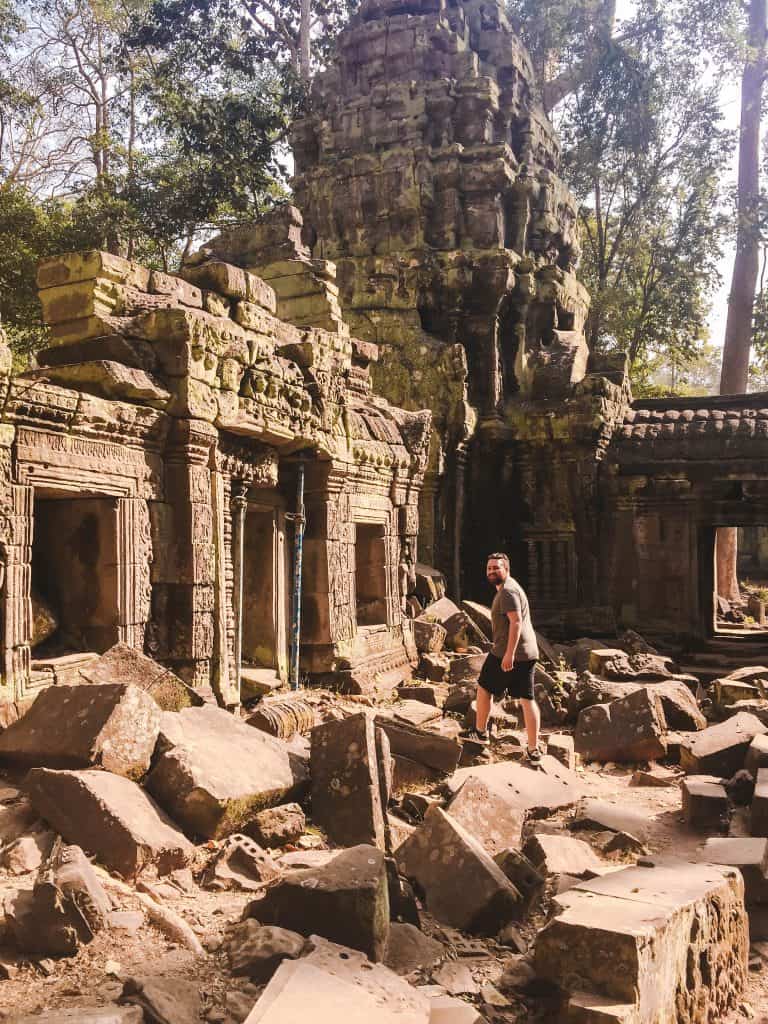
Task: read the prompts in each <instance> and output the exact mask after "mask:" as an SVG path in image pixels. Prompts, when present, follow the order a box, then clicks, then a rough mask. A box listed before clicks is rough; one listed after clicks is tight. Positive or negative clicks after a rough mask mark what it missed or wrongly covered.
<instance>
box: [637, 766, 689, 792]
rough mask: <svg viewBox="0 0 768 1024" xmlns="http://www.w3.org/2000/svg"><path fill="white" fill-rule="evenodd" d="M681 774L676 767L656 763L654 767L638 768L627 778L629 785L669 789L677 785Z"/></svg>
mask: <svg viewBox="0 0 768 1024" xmlns="http://www.w3.org/2000/svg"><path fill="white" fill-rule="evenodd" d="M681 778H682V775H681V773H680V770H679V769H677V768H663V767H659V766H658V765H657V766H656V767H655V768H649V769H643V768H638V770H637V771H636V772H633V774H632V778H631V779H630V780H629V784H630V786H646V787H655V788H660V789H669V788H671V787H674V786H677V785H678V783H679V782H680V779H681Z"/></svg>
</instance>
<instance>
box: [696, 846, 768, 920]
mask: <svg viewBox="0 0 768 1024" xmlns="http://www.w3.org/2000/svg"><path fill="white" fill-rule="evenodd" d="M696 860H698V861H701V862H704V863H706V864H719V865H727V866H729V867H734V868H738V869H739V871H740V872H741V875H742V878H743V879H744V901H745V903H746V905H747V906H748V907H752V906H761V905H764V904H767V903H768V839H762V838H756V839H746V838H741V837H739V838H735V837H734V838H731V837H723V838H719V837H718V838H711V839H707V840H705V842H704V844H703V845H702V846H700V847H699V849H698V850H697V851H696Z"/></svg>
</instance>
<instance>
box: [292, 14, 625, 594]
mask: <svg viewBox="0 0 768 1024" xmlns="http://www.w3.org/2000/svg"><path fill="white" fill-rule="evenodd" d="M338 54H339V55H338V61H337V63H336V65H335V66H334V67H332V68H331V69H329V70H328V71H326V72H325V73H324V74H321V75H319V76H318V78H317V79H316V81H315V85H314V87H313V93H312V97H311V104H310V113H309V115H308V116H307V117H306V118H305V119H303V120H301V121H299V122H297V123H296V124H295V126H294V138H293V142H294V152H295V165H296V176H295V180H294V189H295V197H296V204H297V205H298V206H299V207H300V209H301V210H302V212H303V215H304V221H305V226H304V239H305V241H306V242H307V243H308V244H309V245H310V246H311V247H312V254H313V256H314V257H315V258H321V259H326V260H330V261H333V262H335V263H336V266H337V272H338V283H339V288H340V302H341V306H342V309H343V311H344V316H345V318H346V319H347V320H348V322H349V324H350V327H351V330H352V333H353V334H355V335H357V336H358V337H361V338H365V339H366V340H369V341H373V342H376V343H377V344H378V345H379V346H380V353H381V357H380V360H379V363H378V365H377V366H376V368H375V376H376V381H377V386H378V387H379V388H380V389H381V390H382V392H383V393H385V394H386V395H387V397H388V398H389V399H390V400H392V401H394V402H397V403H398V404H399V405H402V406H404V407H405V408H411V409H416V408H423V407H424V406H425V405H426V406H429V407H430V408H431V409H432V410H433V413H434V418H433V442H432V453H431V457H430V468H429V472H428V476H427V480H426V482H425V487H424V490H423V492H422V508H421V517H420V521H421V534H420V551H419V557H420V560H422V561H433V562H435V563H437V564H439V565H441V566H442V567H443V568H445V569H446V570H447V571H448V572H449V574H451V575H452V577H453V583H454V586H455V587H456V588H457V589H461V587H462V580H461V576H462V567H463V566H466V565H467V564H468V559H469V558H472V559H474V558H475V557H479V558H482V554H484V553H485V552H486V549H487V548H488V545H498V544H502V543H503V544H505V545H507V546H508V547H511V548H512V549H513V550H512V552H511V553H513V554H514V556H515V557H516V559H518V558H519V559H525V560H526V565H525V566H523V567H522V570H521V568H520V566H518V573H519V575H521V577H522V578H523V579H527V580H528V581H529V582H532V576H533V575H535V567H534V566H532V565H531V564H530V562H529V554H530V550H531V549H530V545H528V543H527V542H528V540H530V533H531V530H533V531H534V533H535V532H536V529H538V527H535V526H534V523H533V519H535V518H537V517H536V516H535V515H533V514H532V513H531V510H530V508H527V507H526V504H527V501H528V499H527V498H526V497H525V495H524V494H523V491H524V490H525V487H524V486H523V483H522V481H523V477H524V476H525V473H524V472H523V465H522V462H521V458H522V455H523V453H522V452H521V451H520V450H519V445H520V443H521V442H525V443H526V444H527V441H528V440H535V438H534V439H528V438H527V434H528V433H529V430H528V427H527V424H528V423H529V421H530V419H531V416H532V415H533V409H530V411H529V412H527V413H525V414H524V415H522V416H521V410H522V409H523V408H527V409H528V408H529V407H531V406H533V407H534V408H535V409H539V408H540V407H541V404H542V402H543V403H544V404H546V405H547V406H548V407H549V408H548V414H549V415H550V416H551V415H552V413H553V408H554V410H555V411H556V412H557V413H558V415H559V414H560V412H562V410H563V407H564V405H566V404H567V403H568V402H572V401H573V400H574V395H575V389H576V388H577V386H578V385H579V383H580V382H582V381H583V380H584V378H585V376H586V375H587V373H588V370H589V369H594V367H590V366H588V363H589V351H588V349H587V345H586V342H585V339H584V335H583V325H584V320H585V317H586V314H587V311H588V302H589V297H588V294H587V292H586V290H585V289H584V288H583V286H582V285H580V284H579V282H578V281H577V279H576V276H575V267H576V264H577V262H578V255H579V241H578V231H577V228H576V210H575V208H574V203H573V199H572V197H571V195H570V193H569V191H568V189H567V188H566V186H565V185H564V183H563V182H562V180H561V179H560V178H559V176H558V173H557V170H558V162H559V146H558V142H557V139H556V136H555V133H554V130H553V128H552V126H551V124H550V123H549V121H548V119H547V117H546V114H545V112H544V109H543V107H542V105H541V102H540V99H539V96H538V94H537V88H536V83H535V81H534V73H533V67H532V64H531V60H530V58H529V56H528V53H527V51H526V50H525V48H524V46H523V45H522V43H521V42H520V40H519V38H518V37H517V35H516V34H515V32H514V30H513V29H512V26H511V24H510V23H509V21H508V19H507V17H506V15H505V13H504V7H503V3H502V2H501V0H363V3H362V5H361V8H360V11H359V13H358V14H357V15H356V16H355V17H354V18H353V19H352V20H351V22H350V23H349V25H348V27H347V28H346V29H345V31H344V32H343V33H342V36H341V38H340V40H339V49H338ZM619 371H620V368H619ZM622 382H623V379H622V378H621V373H620V372H619V375H618V377H617V378H616V383H617V384H619V385H621V384H622ZM553 402H554V403H555V404H554V406H552V403H553ZM581 404H582V405H583V401H582V402H581ZM574 411H575V410H574V409H571V410H570V411H569V413H568V415H569V416H570V417H572V416H573V413H574ZM584 412H585V414H587V415H592V413H591V411H590V410H584ZM608 419H609V420H612V416H609V417H608ZM534 433H536V432H535V431H534ZM597 433H598V434H599V433H600V431H599V430H598V431H597ZM536 436H538V435H536ZM550 436H551V435H550V434H547V439H548V440H549V439H550ZM594 440H596V435H594V436H593V435H592V434H590V437H589V445H590V449H591V446H592V442H593V441H594ZM540 454H542V453H540ZM531 458H533V459H534V461H536V459H537V458H538V456H536V455H534V456H531V454H530V452H529V453H528V455H526V457H525V459H523V462H525V461H526V459H527V460H528V461H530V459H531ZM592 458H593V459H594V452H593V453H592ZM515 467H516V468H515ZM528 475H529V476H530V474H528ZM545 489H546V488H545ZM470 502H471V504H472V507H473V514H472V528H471V531H467V529H466V527H465V526H464V523H465V522H466V510H467V508H468V507H469V504H468V503H470ZM489 503H490V507H489ZM569 503H570V502H569V501H567V502H566V504H569ZM499 504H501V505H502V506H503V508H502V509H499V508H497V507H493V506H497V505H499ZM560 504H562V502H560ZM504 509H505V510H504ZM560 512H562V513H563V515H565V519H566V520H567V522H565V523H560V524H558V526H557V530H558V531H559V533H563V531H564V532H565V534H568V538H567V539H569V540H571V539H572V537H570V535H571V534H572V533H573V531H574V526H573V522H572V516H570V514H569V513H568V512H567V510H565V509H561V510H560ZM560 518H562V516H560ZM545 529H546V527H545ZM558 535H559V534H558ZM571 547H572V546H571ZM566 548H568V550H567V551H566ZM556 550H557V551H560V549H559V548H557V549H556ZM562 550H563V552H564V558H565V562H564V563H563V566H561V567H559V568H557V569H552V570H548V571H551V572H553V573H555V572H562V573H564V574H565V575H566V576H567V577H568V579H571V580H572V581H573V582H572V585H571V584H568V587H575V585H576V584H575V580H576V575H577V570H576V565H575V561H574V559H575V553H574V552H573V551H572V550H571V548H570V547H568V545H566V547H565V548H563V549H562ZM559 558H560V555H559V554H558V556H557V559H558V560H559ZM558 565H559V562H558ZM472 571H473V572H474V566H473V570H472ZM471 580H472V576H471V575H468V576H467V579H466V581H465V583H466V584H468V588H467V589H469V590H472V585H471Z"/></svg>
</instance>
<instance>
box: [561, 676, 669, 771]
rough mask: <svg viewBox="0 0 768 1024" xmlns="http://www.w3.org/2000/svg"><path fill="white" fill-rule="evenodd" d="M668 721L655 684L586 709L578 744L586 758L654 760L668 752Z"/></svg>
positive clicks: (587, 759)
mask: <svg viewBox="0 0 768 1024" xmlns="http://www.w3.org/2000/svg"><path fill="white" fill-rule="evenodd" d="M665 732H666V722H665V720H664V712H663V710H662V707H661V701H660V699H659V697H658V696H657V695H655V692H654V689H653V688H652V687H645V688H644V689H642V690H638V691H637V692H636V693H632V694H630V695H629V696H628V697H623V698H622V699H621V700H615V701H612V702H611V703H610V704H595V705H594V707H590V708H585V709H584V710H583V711H582V712H581V714H580V715H579V720H578V723H577V725H576V734H575V736H574V744H575V748H576V752H577V753H578V754H580V755H581V756H582V758H583V759H584V760H585V761H652V760H655V759H656V758H659V757H663V756H664V755H665V754H666V752H667V744H666V740H665V738H664V734H665Z"/></svg>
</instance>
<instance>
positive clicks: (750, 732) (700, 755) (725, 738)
mask: <svg viewBox="0 0 768 1024" xmlns="http://www.w3.org/2000/svg"><path fill="white" fill-rule="evenodd" d="M766 732H768V726H765V725H763V723H762V722H761V721H760V720H759V719H758V718H756V717H755V716H754V715H751V714H748V713H747V712H741V713H739V714H736V715H734V716H733V718H729V719H727V720H726V721H725V722H720V724H719V725H711V726H710V727H709V728H708V729H705V730H704V731H703V732H699V733H696V734H695V735H693V736H689V737H687V738H686V739H685V740H684V741H683V742H682V743H681V744H680V765H681V767H682V768H683V769H684V771H686V772H687V773H689V774H691V775H716V776H718V777H720V778H723V779H729V778H730V777H731V776H732V775H735V773H736V772H737V771H738V770H739V769H740V768H743V767H744V761H745V759H746V756H747V751H748V750H749V747H750V745H751V743H752V741H753V739H754V738H755V736H761V735H764V734H765V733H766ZM1 739H2V737H0V740H1Z"/></svg>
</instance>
